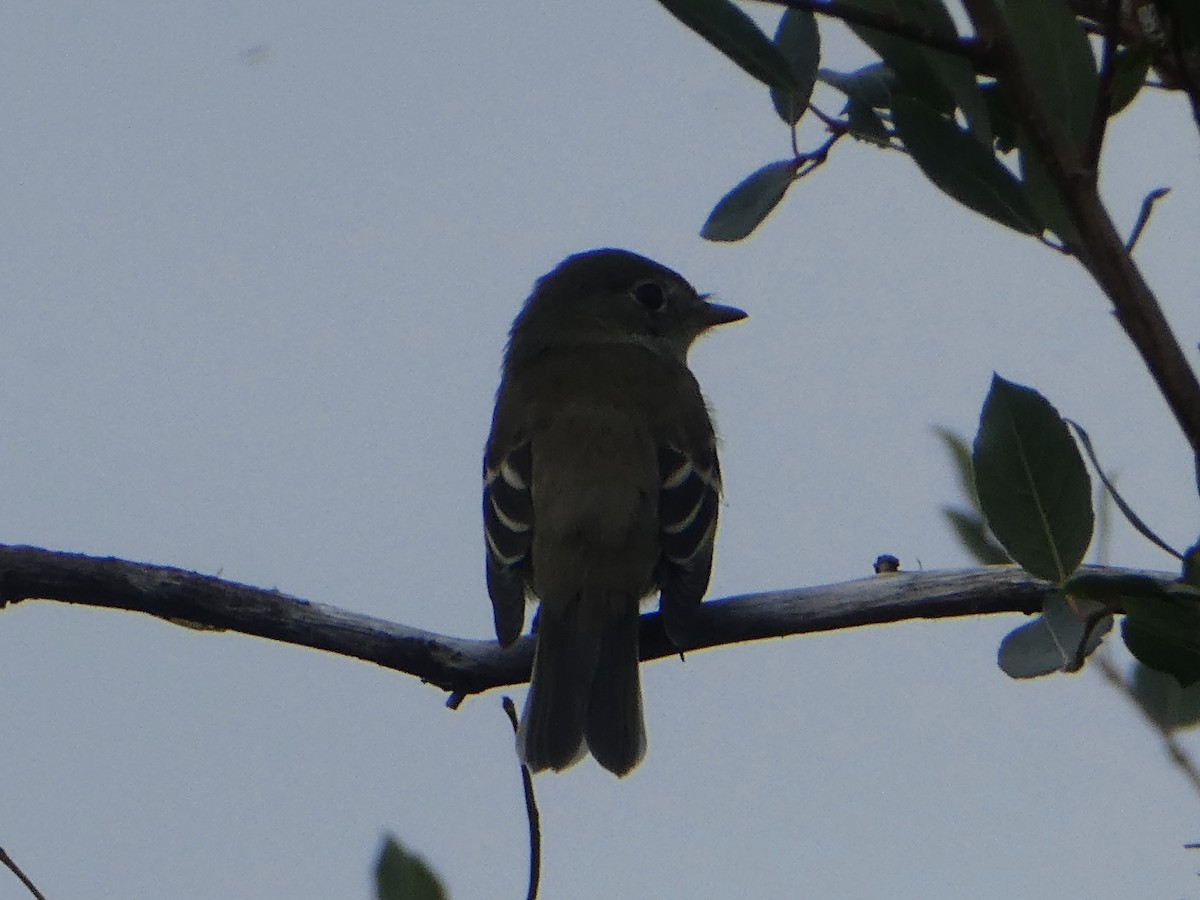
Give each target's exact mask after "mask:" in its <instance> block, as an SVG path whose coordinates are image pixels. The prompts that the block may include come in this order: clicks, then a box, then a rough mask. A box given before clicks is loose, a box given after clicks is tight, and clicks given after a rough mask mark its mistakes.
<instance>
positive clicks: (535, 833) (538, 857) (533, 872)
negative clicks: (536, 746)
mask: <svg viewBox="0 0 1200 900" xmlns="http://www.w3.org/2000/svg"><path fill="white" fill-rule="evenodd" d="M500 703H501V705H502V706H503V707H504V711H505V712H506V713H508V720H509V721H510V722H512V729H513V734H516V733H517V731H518V729H519V728H520V726H519V725H518V723H517V707H516V706H515V705H514V704H513V702H512V698H511V697H507V696H506V697H504V699H503V700H501V701H500ZM521 784H522V785H523V786H524V788H525V815H526V817H527V818H528V819H529V892H528V893H527V894H526V895H525V898H526V900H537V895H538V882H539V881H540V880H541V874H542V827H541V819H540V818H539V816H538V808H537V798H536V797H534V795H533V776H531V775H530V774H529V767H528V766H526V765H525V764H524V763H522V764H521Z"/></svg>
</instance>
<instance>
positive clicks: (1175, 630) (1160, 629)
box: [1121, 601, 1200, 688]
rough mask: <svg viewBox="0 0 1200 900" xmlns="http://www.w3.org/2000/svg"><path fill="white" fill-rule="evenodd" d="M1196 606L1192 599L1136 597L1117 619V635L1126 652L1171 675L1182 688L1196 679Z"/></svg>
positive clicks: (1199, 676)
mask: <svg viewBox="0 0 1200 900" xmlns="http://www.w3.org/2000/svg"><path fill="white" fill-rule="evenodd" d="M1188 606H1190V607H1193V608H1191V609H1189V608H1187V607H1188ZM1196 606H1197V604H1196V603H1195V602H1194V601H1193V602H1191V603H1190V604H1183V603H1179V602H1178V601H1176V602H1171V601H1164V602H1159V603H1150V602H1147V601H1140V602H1137V603H1133V604H1130V605H1129V606H1128V607H1127V615H1126V616H1125V621H1123V622H1122V623H1121V636H1122V637H1123V638H1124V639H1125V646H1126V647H1128V648H1129V652H1130V653H1132V654H1133V655H1134V656H1135V657H1137V659H1138V661H1139V662H1141V663H1144V664H1145V665H1147V666H1149V667H1150V668H1152V669H1156V670H1158V671H1159V672H1166V673H1167V674H1169V675H1172V676H1174V678H1175V680H1176V681H1178V682H1179V684H1180V686H1181V687H1185V688H1186V687H1189V686H1190V685H1193V684H1196V683H1197V682H1200V616H1198V615H1197V612H1196V609H1195V607H1196Z"/></svg>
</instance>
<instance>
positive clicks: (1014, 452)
mask: <svg viewBox="0 0 1200 900" xmlns="http://www.w3.org/2000/svg"><path fill="white" fill-rule="evenodd" d="M972 461H973V462H974V465H975V489H976V491H977V492H978V494H979V502H980V504H981V505H982V507H983V512H984V515H985V516H986V518H987V523H988V526H989V527H990V528H991V529H992V533H993V534H995V535H996V539H997V540H999V541H1000V543H1001V544H1003V545H1004V549H1005V550H1007V551H1008V554H1009V555H1010V556H1011V557H1012V558H1013V559H1014V560H1016V562H1017V563H1019V564H1020V565H1021V566H1023V567H1024V568H1025V570H1026V571H1028V572H1030V573H1032V574H1034V575H1036V576H1038V577H1039V578H1044V579H1046V580H1047V581H1053V582H1055V583H1057V584H1062V583H1063V582H1064V581H1065V580H1066V579H1067V577H1068V576H1069V575H1071V574H1072V573H1073V572H1074V571H1075V570H1076V569H1077V568H1078V567H1079V564H1080V562H1082V560H1083V555H1084V553H1086V552H1087V548H1088V545H1089V544H1090V543H1091V540H1092V526H1093V523H1094V519H1093V514H1092V501H1091V496H1092V485H1091V478H1089V477H1088V473H1087V468H1086V467H1085V466H1084V464H1083V458H1082V457H1081V456H1080V455H1079V448H1078V447H1077V446H1076V445H1075V442H1074V441H1073V440H1072V439H1071V435H1070V433H1069V432H1068V431H1067V426H1066V424H1065V423H1064V422H1063V420H1062V418H1061V417H1060V416H1059V415H1058V412H1057V411H1056V410H1055V409H1054V407H1053V406H1051V405H1050V403H1049V401H1047V400H1046V398H1045V397H1043V396H1042V395H1041V394H1039V393H1038V392H1037V391H1035V390H1033V389H1032V388H1027V387H1023V386H1021V385H1019V384H1013V383H1012V382H1009V381H1005V380H1004V379H1003V378H1001V377H1000V376H999V375H994V376H993V377H992V386H991V389H990V390H989V391H988V396H987V399H986V400H985V401H984V404H983V411H982V413H981V414H980V417H979V431H978V433H977V434H976V435H975V447H974V452H973V454H972Z"/></svg>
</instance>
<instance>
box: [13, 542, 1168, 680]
mask: <svg viewBox="0 0 1200 900" xmlns="http://www.w3.org/2000/svg"><path fill="white" fill-rule="evenodd" d="M1104 571H1117V570H1104ZM1144 574H1148V575H1151V576H1153V577H1160V578H1163V579H1170V578H1172V577H1173V576H1172V575H1171V574H1170V573H1153V572H1149V573H1144ZM1053 591H1054V587H1053V586H1052V585H1050V584H1048V583H1046V582H1044V581H1040V580H1038V579H1036V578H1033V577H1032V576H1030V575H1028V574H1027V573H1025V572H1024V571H1022V570H1021V569H1019V568H1017V567H1015V566H989V567H985V568H979V569H967V570H956V571H952V570H947V571H929V572H900V573H895V574H887V575H876V576H874V577H871V578H864V579H860V580H858V581H849V582H844V583H841V584H833V585H823V586H820V587H810V588H796V589H790V590H781V591H769V592H765V593H759V594H745V595H742V596H737V597H728V598H725V599H720V600H710V601H708V602H706V603H704V604H702V605H701V607H700V610H699V613H698V614H697V617H696V631H695V640H694V641H693V646H692V647H689V648H688V649H689V650H698V649H702V648H706V647H717V646H722V645H725V644H735V643H740V642H742V641H754V640H761V639H763V638H773V637H787V636H790V635H796V634H808V633H811V632H817V631H830V630H834V629H840V628H855V627H859V626H863V625H880V624H884V623H888V622H902V621H906V620H910V619H937V618H946V617H952V616H978V615H988V614H994V613H1025V614H1031V613H1035V612H1040V611H1041V609H1042V605H1043V603H1044V602H1045V599H1046V597H1047V596H1048V595H1049V594H1051V593H1052V592H1053ZM24 600H54V601H58V602H61V603H77V604H83V605H87V606H97V607H105V608H108V609H121V610H128V611H132V612H141V613H146V614H148V615H152V616H156V617H157V618H160V619H164V620H166V621H169V622H173V623H175V624H178V625H182V626H185V627H192V628H198V629H202V630H206V631H207V630H217V631H234V632H239V633H241V634H247V635H254V636H257V637H264V638H269V639H271V640H275V641H281V642H283V643H288V644H294V645H296V646H300V647H311V648H313V649H315V650H324V651H327V652H329V653H337V654H339V655H342V656H348V657H352V658H354V659H361V660H364V661H366V662H372V663H375V664H376V665H380V666H383V667H385V668H388V669H394V670H395V671H397V672H403V673H406V674H409V675H414V676H416V677H418V678H420V679H421V680H422V681H426V682H429V683H431V684H434V685H436V686H438V687H440V688H442V689H444V690H446V691H449V692H451V694H452V695H453V696H454V697H455V698H461V697H462V696H465V695H469V694H475V693H480V692H482V691H486V690H490V689H491V688H495V687H500V686H503V685H510V684H520V683H522V682H525V681H528V680H529V671H530V665H531V663H532V661H533V641H532V640H531V639H530V638H529V637H523V638H521V639H520V640H518V641H517V642H516V643H515V644H513V645H512V646H511V647H508V648H506V649H504V648H501V647H500V646H499V645H498V644H497V643H496V642H495V641H490V640H471V639H467V638H458V637H452V636H449V635H443V634H437V633H435V632H431V631H424V630H422V629H419V628H412V627H409V626H406V625H398V624H396V623H394V622H389V621H387V620H385V619H379V618H375V617H373V616H365V615H360V614H357V613H352V612H349V611H347V610H343V609H339V608H337V607H333V606H327V605H324V604H321V603H313V602H311V601H308V600H303V599H300V598H298V597H290V596H288V595H286V594H281V593H279V592H278V591H273V590H264V589H261V588H254V587H249V586H247V585H244V584H237V583H235V582H231V581H224V580H222V579H219V578H214V577H212V576H209V575H201V574H198V573H196V572H188V571H186V570H184V569H177V568H172V567H168V566H156V565H149V564H147V563H136V562H129V561H126V560H122V559H113V558H99V557H92V556H84V555H81V554H75V553H60V552H56V551H51V550H44V549H42V548H39V547H20V546H5V545H0V607H3V606H4V605H7V604H11V603H18V602H21V601H24ZM464 602H476V603H477V604H478V605H479V608H480V619H481V620H486V619H488V618H489V616H488V615H487V612H486V610H487V602H486V600H485V599H484V598H483V596H482V592H481V594H480V597H479V598H477V599H476V600H475V601H464ZM677 653H678V650H677V649H676V648H675V647H674V646H673V645H672V644H671V643H670V641H668V640H667V637H666V634H665V633H664V631H663V628H662V623H661V622H660V620H659V617H658V614H657V613H648V614H646V615H644V616H642V627H641V657H642V659H643V660H652V659H660V658H663V657H667V656H674V655H676V654H677Z"/></svg>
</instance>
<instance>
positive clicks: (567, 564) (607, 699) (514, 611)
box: [483, 248, 746, 777]
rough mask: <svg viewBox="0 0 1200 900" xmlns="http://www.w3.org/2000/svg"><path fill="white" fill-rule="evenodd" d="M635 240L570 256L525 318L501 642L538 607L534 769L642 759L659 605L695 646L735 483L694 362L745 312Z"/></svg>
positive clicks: (498, 573)
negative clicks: (644, 611) (651, 618)
mask: <svg viewBox="0 0 1200 900" xmlns="http://www.w3.org/2000/svg"><path fill="white" fill-rule="evenodd" d="M707 297H708V295H700V294H698V293H697V292H696V290H695V289H694V288H693V287H692V286H691V285H690V284H689V283H688V282H687V281H686V280H685V279H684V278H683V276H682V275H680V274H679V273H677V272H675V271H672V270H671V269H669V268H667V267H666V266H663V265H661V264H660V263H657V262H655V261H653V260H651V259H648V258H646V257H644V256H640V255H638V254H636V253H633V252H630V251H628V250H620V249H614V248H602V249H596V250H589V251H584V252H581V253H576V254H575V255H573V256H569V257H567V258H566V259H565V260H563V261H562V262H561V263H559V265H558V266H557V267H555V268H554V269H553V270H552V271H551V272H549V273H548V274H546V275H544V276H542V277H541V278H540V279H538V280H537V282H536V283H535V285H534V288H533V290H532V292H531V293H530V295H529V297H528V298H527V299H526V301H525V303H524V305H523V306H522V308H521V310H520V312H519V313H518V315H517V316H516V318H515V320H514V321H513V325H512V328H511V330H510V332H509V339H508V344H507V347H506V349H505V352H504V359H503V365H502V372H501V381H500V386H499V388H498V390H497V392H496V404H495V410H494V413H493V416H492V424H491V430H490V433H489V436H488V439H487V444H486V448H485V451H484V458H483V521H484V533H485V544H486V557H487V565H486V574H487V589H488V594H489V597H490V599H491V603H492V612H493V619H494V624H495V629H496V637H497V640H498V641H499V643H500V644H501V645H502V646H509V645H511V644H512V643H513V642H515V641H516V640H517V638H518V637H519V636H520V634H521V632H522V630H523V628H524V622H525V608H526V604H527V602H528V601H535V602H537V603H538V611H537V614H536V617H535V619H534V624H533V631H534V636H535V640H536V647H535V651H534V662H533V670H532V675H531V679H530V687H529V692H528V694H527V697H526V702H525V709H524V712H523V714H522V716H521V721H520V726H519V728H518V732H517V750H518V753H519V755H520V757H521V760H522V762H523V764H524V765H525V766H526V767H527V768H528V769H529V770H530V771H531V772H540V771H543V770H547V769H551V770H555V771H560V770H563V769H565V768H567V767H569V766H571V765H573V764H574V763H576V762H578V761H579V760H580V759H582V758H583V757H584V756H586V755H587V753H588V752H590V753H591V755H592V756H593V757H594V758H595V759H596V761H597V762H598V763H599V764H600V765H601V766H603V767H604V768H605V769H607V770H609V771H610V772H612V773H613V774H614V775H617V776H618V777H621V776H624V775H626V774H628V773H629V772H630V771H632V770H633V769H634V768H635V767H636V766H637V765H638V764H639V763H640V762H641V761H642V759H643V757H644V755H645V750H646V731H645V724H644V719H643V711H642V698H641V687H640V680H639V673H638V663H639V653H638V627H639V618H640V610H641V604H642V601H643V600H644V599H645V598H647V597H649V596H650V595H652V594H653V593H654V592H655V591H658V592H659V593H660V597H659V609H660V612H661V614H662V618H663V623H664V626H665V628H666V631H667V634H668V636H669V637H670V638H671V639H672V640H673V641H674V642H675V643H676V645H677V646H680V647H682V646H684V644H685V643H686V641H687V635H688V627H689V626H688V623H689V619H690V618H691V617H692V616H693V614H694V613H695V611H696V610H697V609H698V608H699V604H700V602H701V600H702V598H703V596H704V593H705V591H706V590H707V589H708V582H709V575H710V571H711V567H712V558H713V543H714V538H715V534H716V527H717V512H718V506H719V501H720V493H721V472H720V466H719V464H718V460H717V446H716V435H715V431H714V427H713V424H712V420H711V418H710V415H709V411H708V407H707V405H706V402H705V400H704V397H703V395H702V394H701V391H700V387H699V384H698V383H697V381H696V378H695V376H694V375H693V374H692V372H691V370H690V369H689V368H688V365H687V354H688V350H689V348H690V347H691V346H692V344H693V342H694V341H695V340H696V338H697V337H699V336H700V335H701V334H703V333H705V332H706V331H708V330H709V329H711V328H713V327H715V326H717V325H722V324H725V323H729V322H736V321H738V320H740V319H744V318H746V313H745V312H743V311H742V310H740V309H737V308H735V307H732V306H724V305H721V304H718V303H715V302H711V301H710V300H708V299H707Z"/></svg>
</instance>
